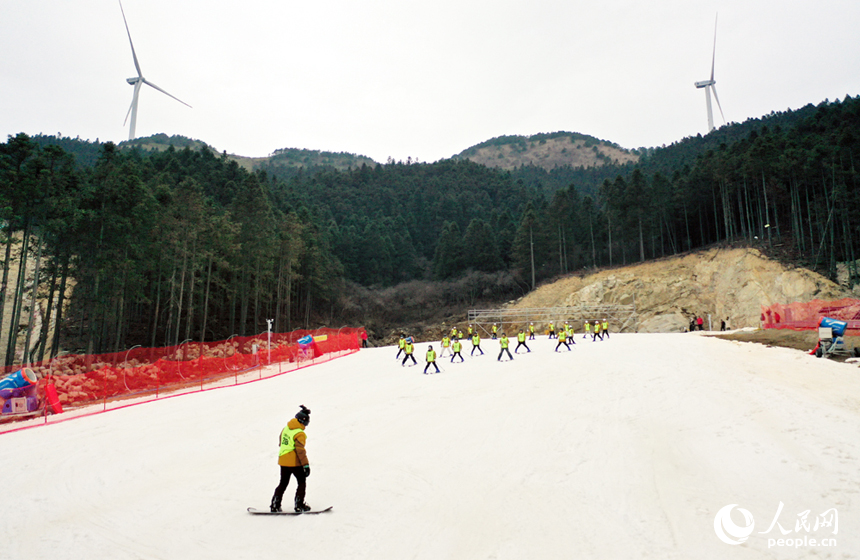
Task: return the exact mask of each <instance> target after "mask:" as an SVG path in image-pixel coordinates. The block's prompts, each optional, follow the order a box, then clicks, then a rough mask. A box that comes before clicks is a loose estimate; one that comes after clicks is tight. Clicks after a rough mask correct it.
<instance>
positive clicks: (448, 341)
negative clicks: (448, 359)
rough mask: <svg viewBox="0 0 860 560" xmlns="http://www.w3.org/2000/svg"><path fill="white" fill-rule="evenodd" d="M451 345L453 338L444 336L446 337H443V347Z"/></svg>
mask: <svg viewBox="0 0 860 560" xmlns="http://www.w3.org/2000/svg"><path fill="white" fill-rule="evenodd" d="M450 345H451V339H450V338H448V337H447V336H446V337H444V338H443V339H442V347H443V348H448V346H450Z"/></svg>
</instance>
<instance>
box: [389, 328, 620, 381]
mask: <svg viewBox="0 0 860 560" xmlns="http://www.w3.org/2000/svg"><path fill="white" fill-rule="evenodd" d="M593 325H594V326H593V327H592V322H591V321H585V332H584V334H583V336H582V338H587V337H588V336H589V335H591V337H592V338H591V340H592V342H594V341H596V340H598V339H600V340H601V341H602V340H603V339H604V337H605V338H609V322H608V321H607V320H606V319H604V320H603V322H600V321H597V320H595V321H594V322H593ZM490 331H491V336H492V339H493V340H496V339H498V341H499V347H500V350H499V356H498V358H496V359H497V361H502V357H504V355H505V354H507V356H508V359H509V360H513V359H514V357H513V355H512V354H511V350H510V340H509V339H508V336H507V334H505V332H503V331H502V332H501V338H499V332H500V329H499V327H498V325H497V324H496V323H493V326H492V327H491V329H490ZM592 331H593V334H592ZM467 332H468V338H469V340H470V341H471V342H472V351H471V352H470V354H469V355H470V356H474V355H475V352H476V351H477V352H479V355H481V356H483V355H484V351H483V350H482V349H481V335H479V334H478V331H477V329H475V328H473V327H472V325H469V326H468V331H467ZM547 334H548V337H549V338H550V339H552V338H555V339H557V340H558V344H556V347H555V351H556V352H558V351H559V348H560V347H561V346H562V345H564V346H565V348H567V349H568V351H569V350H570V349H571V348H570V343H573V344H576V341H575V340H574V329H573V327H572V326H571V325H570V323H568V322H565V323H564V326H563V327H561V328H559V330H558V333H556V329H555V323H550V324H549V328H548V329H547ZM464 338H465V337H464V334H463V331H461V330H460V329H459V328H458V327H456V326H454V327H452V328H451V332H450V333H445V334H444V335H443V336H442V343H441V344H442V350H441V352H440V353H439V354H437V353H436V350H435V349H434V348H433V346H432V345H431V346H429V347H428V348H427V354H426V355H425V361H426V363H427V365H426V366H424V373H425V374H427V373H428V370H429V369H430V367H431V366H432V367H433V368H434V369H435V370H436V372H435V373H439V372H440V370H439V366H438V365H437V364H436V359H437V358H445V357H450V359H451V363H452V364H453V363H454V360H456V359H457V358H460V362H465V361H466V360H465V359H464V358H463V354H462V351H463V343H462V340H463V339H464ZM527 339H528V340H535V326H534V323H529V326H528V336H526V332H525V330H524V329H519V332H518V333H517V347H516V348H515V349H514V354H519V352H520V348H521V347H523V348H525V351H526V352H531V349H530V348H529V347H528V345H527V344H526V340H527ZM414 352H415V342H414V340H413V338H412V337H411V336H409V337H407V336H406V335H405V334H401V335H400V340H399V341H398V351H397V356H396V357H395V359H396V360H399V359H400V355H401V354H403V361H402V362H401V364H400V365H401V366H406V362H407V361H409V360H410V359H411V360H412V365H416V366H417V365H418V361H417V360H416V359H415V355H414Z"/></svg>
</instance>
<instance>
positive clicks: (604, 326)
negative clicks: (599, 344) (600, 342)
mask: <svg viewBox="0 0 860 560" xmlns="http://www.w3.org/2000/svg"><path fill="white" fill-rule="evenodd" d="M600 328H601V329H602V330H603V337H606V338H609V321H607V320H606V319H604V320H603V324H602V325H600ZM603 337H601V338H603Z"/></svg>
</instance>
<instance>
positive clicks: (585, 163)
mask: <svg viewBox="0 0 860 560" xmlns="http://www.w3.org/2000/svg"><path fill="white" fill-rule="evenodd" d="M453 159H468V160H471V161H474V162H475V163H480V164H481V165H486V166H487V167H497V168H501V169H506V170H513V169H517V168H519V167H521V166H526V167H540V168H542V169H544V170H546V171H551V170H553V169H555V168H558V167H572V168H591V167H602V166H604V165H607V164H610V165H624V164H626V163H636V162H637V161H639V154H638V153H637V152H635V151H630V150H625V149H624V148H622V147H620V146H618V145H617V144H613V143H611V142H606V141H604V140H600V139H598V138H595V137H593V136H588V135H586V134H579V133H577V132H553V133H549V134H535V135H533V136H499V137H497V138H493V139H491V140H487V141H486V142H482V143H480V144H477V145H475V146H472V147H471V148H468V149H466V150H463V151H462V152H460V153H459V154H457V155H455V156H454V157H453Z"/></svg>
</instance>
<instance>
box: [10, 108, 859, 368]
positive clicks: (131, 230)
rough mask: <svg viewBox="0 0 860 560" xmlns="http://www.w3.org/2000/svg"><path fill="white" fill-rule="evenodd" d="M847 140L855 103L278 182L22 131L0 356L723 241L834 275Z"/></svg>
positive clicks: (334, 313) (216, 334) (842, 256)
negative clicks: (782, 250)
mask: <svg viewBox="0 0 860 560" xmlns="http://www.w3.org/2000/svg"><path fill="white" fill-rule="evenodd" d="M858 142H860V99H854V98H850V97H846V98H845V99H844V100H842V101H835V102H829V101H825V102H824V103H821V104H819V105H818V106H811V105H810V106H807V107H804V108H802V109H800V110H798V111H787V112H785V113H773V114H771V115H768V116H766V117H764V118H762V119H753V120H750V121H747V122H745V123H742V124H732V125H728V126H725V127H722V128H721V129H719V130H717V131H715V132H713V133H711V134H709V135H707V136H705V137H693V138H688V139H684V140H683V141H680V142H678V143H676V144H673V145H671V146H667V147H662V148H655V149H649V150H642V151H641V152H640V153H642V154H643V157H642V158H641V160H640V162H639V163H638V164H635V165H631V164H628V165H625V166H614V167H613V166H604V167H603V168H600V170H599V172H598V171H595V170H594V169H590V170H575V169H564V170H556V171H555V173H552V172H543V171H538V170H536V169H520V170H514V171H501V170H496V169H490V168H487V167H484V166H481V165H478V164H475V163H473V162H470V161H468V160H443V161H439V162H436V163H413V162H406V163H404V162H391V163H389V164H386V165H381V164H377V165H366V164H364V165H361V166H359V167H355V168H351V169H347V170H338V169H334V168H330V167H320V168H313V169H298V170H292V171H290V172H289V173H285V174H279V173H278V168H270V169H268V170H258V171H255V172H249V171H246V170H245V169H243V168H241V167H239V166H238V165H237V164H236V163H235V162H234V161H231V160H230V159H229V158H228V157H227V156H226V154H225V155H221V156H217V155H215V154H213V153H212V152H211V151H210V150H205V149H204V150H192V149H191V148H190V147H186V148H184V149H181V150H176V149H174V148H170V149H168V150H167V151H164V152H155V153H144V152H142V151H139V150H137V149H118V148H117V146H115V145H113V144H112V143H105V144H99V145H98V156H97V158H96V159H95V163H93V164H91V165H83V164H81V162H77V163H76V162H75V158H74V156H73V154H72V152H75V149H74V143H73V142H72V143H69V142H66V143H55V144H52V143H51V142H50V141H49V140H48V139H46V137H39V138H37V139H35V140H34V139H31V138H29V137H27V136H26V135H25V134H19V135H17V136H14V137H10V138H9V139H8V141H7V142H6V143H5V144H0V187H2V189H0V210H2V216H0V219H2V225H3V228H2V233H3V236H2V239H0V241H2V243H3V247H2V250H4V260H3V273H2V279H0V292H2V294H0V296H2V297H0V317H4V319H3V320H2V325H0V327H2V328H0V345H2V346H3V347H5V348H6V361H7V364H8V363H11V361H12V360H13V359H14V358H13V352H12V350H13V349H14V348H15V345H16V343H17V344H18V349H19V354H20V350H21V349H22V347H23V351H24V353H25V354H26V355H31V356H33V358H34V359H42V358H43V357H44V356H45V355H46V352H49V350H50V349H53V351H56V349H58V348H59V347H63V348H70V347H74V348H75V349H76V350H80V351H85V352H87V353H103V352H113V351H117V350H119V349H122V348H128V347H130V346H132V345H134V344H143V345H149V346H161V345H171V344H178V343H180V342H182V341H185V340H188V339H192V340H213V339H219V338H220V339H223V338H227V337H229V336H231V335H233V334H238V335H248V334H255V333H259V332H262V331H264V330H265V329H266V319H271V318H274V328H275V329H276V330H281V331H282V330H290V329H292V328H297V327H307V326H310V325H311V324H314V323H329V324H333V322H334V321H336V320H339V319H341V315H340V311H338V310H342V309H345V308H346V307H348V302H346V301H345V300H346V299H348V298H349V297H356V296H355V294H357V293H364V294H366V293H367V292H366V291H360V290H357V289H356V288H357V287H359V286H361V287H363V288H362V290H364V289H365V288H367V287H370V288H386V287H390V286H394V285H399V284H403V283H405V282H409V281H414V280H424V281H426V280H439V281H443V280H444V281H451V280H453V279H457V278H461V277H464V276H466V275H469V274H471V275H475V274H486V275H495V276H492V278H493V279H492V280H488V281H487V282H486V285H492V284H493V282H495V283H498V282H500V281H499V280H498V278H499V276H498V275H499V274H505V275H507V277H508V278H509V279H510V282H516V283H519V285H520V286H522V288H523V289H529V288H532V287H534V286H535V285H536V284H537V283H538V282H540V281H542V280H545V279H548V278H551V277H554V276H557V275H561V274H568V273H571V272H576V271H579V270H583V269H587V268H593V267H602V266H615V265H621V264H628V263H633V262H638V261H642V260H647V259H652V258H659V257H662V256H666V255H671V254H676V253H680V252H684V251H689V250H693V249H696V248H699V247H703V246H707V245H711V244H714V243H723V242H732V243H745V244H753V245H758V246H760V247H765V248H768V247H775V246H783V247H786V248H788V249H790V250H791V251H793V254H794V255H795V256H796V258H797V260H798V261H799V262H801V263H802V264H805V265H807V266H809V267H811V268H816V269H818V270H820V271H822V272H824V273H826V274H829V275H831V276H833V275H835V269H836V263H837V262H841V261H851V262H854V261H856V260H857V254H856V250H857V249H856V247H855V242H854V240H855V239H858V237H860V236H858V234H860V230H858V228H860V210H858V204H857V202H858V197H860V190H858V185H857V172H856V166H855V163H854V154H855V153H856V152H858V147H860V146H858ZM61 146H66V149H64V148H63V147H61ZM92 149H93V148H92V146H91V145H87V148H86V150H85V153H86V154H88V158H92V157H93V156H92ZM541 173H544V174H545V175H543V176H542V175H541ZM559 177H563V178H564V180H568V179H569V180H571V182H570V183H568V184H567V185H566V186H557V185H558V183H557V182H556V183H553V181H557V180H558V178H559ZM577 178H579V179H581V180H582V182H583V185H580V184H577V183H576V182H575V180H576V179H577ZM598 179H599V180H600V182H599V184H598V183H597V180H598ZM547 181H548V182H549V183H550V184H554V185H555V186H552V187H551V188H547V187H546V184H547ZM850 270H851V275H852V280H855V281H856V280H857V279H858V275H857V271H856V268H851V269H850ZM14 271H17V273H13V272H14ZM27 271H32V272H30V273H28V272H27ZM473 278H474V276H473ZM487 278H491V276H488V277H487ZM504 282H508V281H504ZM504 282H503V283H504ZM506 285H509V284H506ZM34 290H35V291H34ZM33 293H38V294H39V297H40V298H41V299H42V300H44V301H46V302H48V303H47V306H46V307H45V308H44V309H37V308H36V306H34V305H32V297H33V296H32V294H33ZM7 294H8V297H7ZM28 294H29V295H28ZM398 294H401V296H402V291H398ZM506 294H507V292H506ZM401 296H399V297H401ZM3 307H6V308H7V309H2V308H3ZM36 315H39V316H40V318H41V322H39V321H36V320H34V319H36V318H37V317H36ZM37 324H41V328H40V329H39V332H33V331H34V330H35V326H36V325H37ZM19 325H23V327H19ZM54 325H57V326H59V328H56V329H54V328H53V326H54ZM51 332H53V333H54V334H53V337H52V340H48V336H49V333H51Z"/></svg>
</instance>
